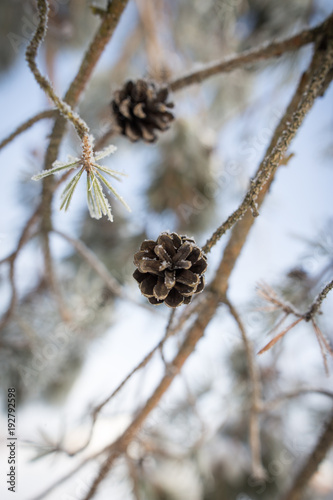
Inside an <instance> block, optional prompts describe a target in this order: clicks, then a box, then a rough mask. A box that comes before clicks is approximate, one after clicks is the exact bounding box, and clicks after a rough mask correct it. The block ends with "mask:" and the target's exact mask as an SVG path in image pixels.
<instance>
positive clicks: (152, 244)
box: [133, 233, 207, 307]
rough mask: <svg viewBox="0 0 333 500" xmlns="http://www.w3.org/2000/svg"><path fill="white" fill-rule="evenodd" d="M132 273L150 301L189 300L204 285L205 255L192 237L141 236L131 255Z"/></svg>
mask: <svg viewBox="0 0 333 500" xmlns="http://www.w3.org/2000/svg"><path fill="white" fill-rule="evenodd" d="M134 264H135V265H136V267H137V269H136V270H135V271H134V274H133V277H134V278H135V279H136V281H137V282H138V283H139V287H140V290H141V293H142V294H143V295H144V296H145V297H147V298H148V300H149V302H150V303H151V304H162V303H163V302H164V303H165V304H166V305H167V306H169V307H178V306H180V305H181V304H189V303H190V302H191V300H192V296H193V295H194V294H196V293H199V292H202V290H203V289H204V285H205V282H204V276H203V275H204V273H205V271H206V269H207V258H206V256H205V255H204V253H203V252H202V250H201V249H200V248H199V247H198V246H197V245H196V244H195V241H194V240H193V239H191V238H188V237H187V236H179V235H178V234H176V233H171V234H170V233H162V234H160V236H159V237H158V238H157V241H153V240H145V241H144V242H143V243H142V245H141V248H140V251H139V252H137V253H136V254H135V255H134Z"/></svg>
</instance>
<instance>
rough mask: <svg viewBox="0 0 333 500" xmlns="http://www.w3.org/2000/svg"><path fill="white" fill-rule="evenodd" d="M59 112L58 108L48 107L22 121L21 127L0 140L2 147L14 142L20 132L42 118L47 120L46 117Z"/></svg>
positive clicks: (0, 146)
mask: <svg viewBox="0 0 333 500" xmlns="http://www.w3.org/2000/svg"><path fill="white" fill-rule="evenodd" d="M57 113H58V110H57V109H47V110H45V111H41V112H40V113H38V114H37V115H35V116H33V117H32V118H29V120H27V121H25V122H24V123H22V125H20V126H19V127H17V129H15V130H14V132H12V133H11V134H10V135H8V136H7V137H5V139H3V140H2V141H1V142H0V149H3V148H4V147H5V146H7V144H9V143H10V142H12V141H13V140H14V139H15V138H16V137H17V136H18V135H20V134H22V132H25V131H26V130H28V129H29V128H30V127H32V126H33V125H34V124H35V123H37V122H39V121H41V120H45V119H46V118H54V117H55V116H56V115H57Z"/></svg>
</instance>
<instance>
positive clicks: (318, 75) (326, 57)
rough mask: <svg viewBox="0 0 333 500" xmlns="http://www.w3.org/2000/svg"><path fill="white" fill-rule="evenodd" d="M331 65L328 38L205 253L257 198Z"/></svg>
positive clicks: (332, 52)
mask: <svg viewBox="0 0 333 500" xmlns="http://www.w3.org/2000/svg"><path fill="white" fill-rule="evenodd" d="M332 64H333V41H332V40H331V39H329V40H328V42H327V50H319V49H317V50H315V53H314V56H313V61H312V68H313V74H312V77H311V80H310V83H309V85H308V86H307V88H306V90H305V92H303V94H302V96H301V99H300V101H299V104H298V106H297V108H296V110H295V112H294V113H293V115H292V116H291V119H290V121H288V122H286V123H285V124H284V125H285V128H284V130H283V132H282V134H281V135H280V137H279V139H278V141H277V143H276V145H275V146H274V147H273V149H272V150H271V151H270V152H269V154H268V155H267V156H266V158H265V159H264V161H263V162H262V164H261V165H260V167H259V169H258V171H257V174H256V176H255V178H254V179H253V180H252V181H251V186H250V189H249V190H248V192H247V193H246V195H245V197H244V200H243V202H242V203H241V205H240V206H239V207H238V208H237V210H235V211H234V212H233V213H232V214H231V215H230V216H229V217H228V218H227V220H226V221H225V222H224V223H223V224H222V225H221V226H220V227H219V228H218V229H217V230H216V231H215V233H214V234H213V235H212V237H211V238H209V240H208V241H207V242H206V244H205V245H204V247H203V251H204V252H205V253H208V252H209V251H210V250H211V249H212V247H213V246H214V245H215V244H216V243H217V242H218V241H219V239H220V238H221V237H222V236H223V234H224V233H225V232H226V231H227V230H228V229H230V228H231V227H232V226H234V224H235V223H236V222H237V221H239V220H240V219H242V218H243V217H244V215H245V214H246V212H247V211H248V209H249V208H250V207H251V204H252V203H253V202H255V201H257V199H258V197H259V194H260V191H261V190H262V189H263V187H264V186H265V184H266V183H267V182H268V181H269V180H270V179H271V176H272V175H273V174H274V173H275V171H276V169H277V168H278V166H279V165H280V163H281V161H282V160H283V157H284V155H285V153H286V151H287V149H288V147H289V145H290V143H291V141H292V140H293V138H294V137H295V135H296V132H297V130H298V129H299V127H300V126H301V125H302V123H303V120H304V118H305V116H306V114H307V113H308V111H309V110H310V109H311V107H312V105H313V103H314V101H315V99H316V97H317V96H318V95H319V94H320V92H321V88H322V84H323V82H324V81H325V78H326V76H327V74H328V73H329V71H330V70H331V67H332Z"/></svg>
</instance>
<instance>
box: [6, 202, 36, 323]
mask: <svg viewBox="0 0 333 500" xmlns="http://www.w3.org/2000/svg"><path fill="white" fill-rule="evenodd" d="M38 216H39V209H38V208H37V209H36V210H35V212H34V213H33V214H32V216H31V217H30V218H29V219H28V221H27V222H26V224H25V226H24V229H23V231H22V233H21V236H20V239H19V241H18V243H17V246H16V249H15V251H14V252H13V253H11V254H10V255H9V256H8V257H6V258H4V259H2V260H1V262H0V264H3V263H5V262H9V266H10V268H9V281H10V286H11V299H10V302H9V305H8V308H7V310H6V312H5V313H4V315H3V317H2V319H1V322H0V330H2V329H3V328H4V327H5V326H6V325H7V323H8V322H9V320H10V319H11V317H12V315H13V313H14V311H15V307H16V303H17V291H16V286H15V264H16V258H17V256H18V254H19V252H20V250H21V248H22V247H23V246H24V245H25V244H26V243H27V241H29V240H30V238H31V234H30V230H31V228H32V226H33V225H34V224H35V222H36V221H37V219H38Z"/></svg>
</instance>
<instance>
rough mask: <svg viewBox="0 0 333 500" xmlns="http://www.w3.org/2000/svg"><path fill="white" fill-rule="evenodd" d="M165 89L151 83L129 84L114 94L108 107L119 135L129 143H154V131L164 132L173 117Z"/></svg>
mask: <svg viewBox="0 0 333 500" xmlns="http://www.w3.org/2000/svg"><path fill="white" fill-rule="evenodd" d="M167 97H168V89H167V88H162V89H158V88H157V87H156V86H155V84H154V83H152V82H146V81H144V80H137V81H136V82H132V81H131V80H129V81H128V82H127V83H125V85H124V87H123V88H122V89H120V90H117V91H116V92H115V93H114V96H113V101H112V102H111V107H112V111H113V115H114V118H115V122H116V125H117V127H118V128H119V132H120V133H121V134H123V135H126V136H127V137H128V138H129V139H130V140H131V141H134V142H135V141H138V140H139V139H143V140H144V141H145V142H155V141H156V139H157V136H156V133H155V130H156V129H158V130H162V131H163V130H167V129H168V128H169V123H170V122H171V121H172V120H173V119H174V115H173V114H172V113H171V112H170V111H169V110H168V108H173V103H171V102H165V101H166V99H167Z"/></svg>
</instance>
